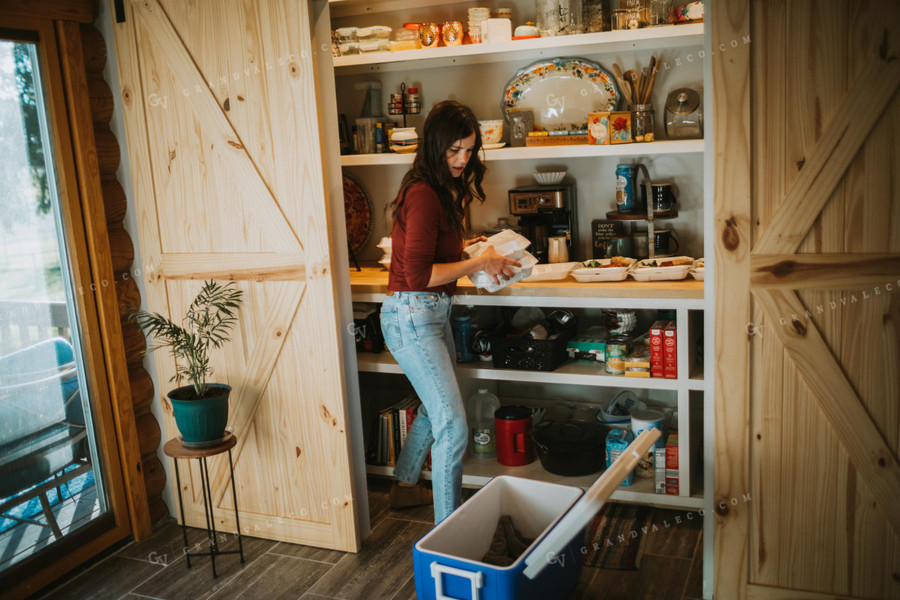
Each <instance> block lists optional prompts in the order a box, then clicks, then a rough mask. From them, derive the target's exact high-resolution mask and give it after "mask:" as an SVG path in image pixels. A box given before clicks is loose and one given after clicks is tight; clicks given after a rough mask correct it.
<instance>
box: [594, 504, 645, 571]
mask: <svg viewBox="0 0 900 600" xmlns="http://www.w3.org/2000/svg"><path fill="white" fill-rule="evenodd" d="M652 518H653V509H652V508H651V507H649V506H637V505H631V504H615V503H609V504H606V505H605V506H604V507H603V509H602V510H601V511H600V513H599V514H598V515H597V516H596V518H595V519H594V520H593V521H592V522H591V523H589V524H588V526H587V528H586V530H585V543H584V547H585V552H586V553H585V555H584V564H585V565H586V566H589V567H597V568H601V569H619V570H623V571H633V570H636V569H638V568H639V567H640V563H641V555H642V554H643V550H644V544H645V542H646V539H647V535H648V534H649V532H650V525H651V522H652Z"/></svg>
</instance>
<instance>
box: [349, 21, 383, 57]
mask: <svg viewBox="0 0 900 600" xmlns="http://www.w3.org/2000/svg"><path fill="white" fill-rule="evenodd" d="M356 36H357V37H358V38H359V51H360V52H383V51H387V50H390V49H391V47H390V38H391V28H390V27H387V26H385V25H373V26H371V27H362V28H360V29H357V30H356Z"/></svg>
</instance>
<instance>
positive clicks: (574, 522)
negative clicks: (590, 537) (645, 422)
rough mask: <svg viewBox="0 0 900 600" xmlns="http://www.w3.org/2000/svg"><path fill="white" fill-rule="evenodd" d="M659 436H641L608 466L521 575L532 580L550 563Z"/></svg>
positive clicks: (650, 433) (647, 433)
mask: <svg viewBox="0 0 900 600" xmlns="http://www.w3.org/2000/svg"><path fill="white" fill-rule="evenodd" d="M659 436H660V431H659V430H658V429H656V428H654V429H648V430H645V431H644V432H642V433H641V435H639V436H638V437H637V439H635V440H634V441H633V442H631V444H630V445H629V446H628V448H626V449H625V452H623V453H622V454H621V455H620V456H619V458H617V459H616V461H615V462H614V463H613V464H612V465H610V467H609V468H608V469H606V471H605V472H604V473H603V475H601V476H600V478H599V479H597V481H596V482H595V483H594V485H592V486H591V488H590V489H589V490H588V491H587V492H586V493H585V494H584V496H582V497H581V500H579V501H578V502H576V503H575V504H574V505H573V506H572V508H571V509H569V512H568V513H566V516H564V517H563V518H562V519H560V521H559V523H557V524H556V526H555V527H554V528H553V529H551V530H550V531H549V532H548V533H547V535H545V536H544V538H543V539H542V540H541V541H540V542H538V544H537V546H535V547H534V550H532V551H531V552H530V553H529V554H528V557H526V558H525V571H524V573H525V576H526V577H528V578H529V579H534V578H535V577H537V576H538V574H539V573H540V572H541V571H543V570H544V568H545V567H546V566H547V565H549V564H551V563H553V562H554V558H555V557H556V555H557V554H559V553H560V552H562V551H563V550H564V548H565V547H566V545H568V543H569V542H571V541H572V538H574V537H575V536H576V535H577V534H578V532H579V531H580V530H581V529H583V528H584V527H585V526H586V525H587V524H588V522H590V520H591V519H593V518H594V516H595V515H596V514H597V512H598V511H599V510H600V509H601V508H603V505H604V504H605V503H606V500H607V498H609V496H610V495H611V494H612V493H613V491H615V489H616V487H618V485H619V484H620V483H622V480H623V479H625V476H626V475H627V474H628V472H629V471H631V470H632V469H633V468H634V467H635V466H637V463H638V460H640V458H641V456H643V455H644V454H646V453H647V452H648V451H649V450H650V448H651V447H652V446H653V444H654V443H655V442H656V440H657V439H658V438H659Z"/></svg>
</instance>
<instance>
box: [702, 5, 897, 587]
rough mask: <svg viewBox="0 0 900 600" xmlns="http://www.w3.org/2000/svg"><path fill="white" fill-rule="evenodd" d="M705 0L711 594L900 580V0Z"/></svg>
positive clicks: (893, 584)
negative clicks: (710, 115) (711, 228)
mask: <svg viewBox="0 0 900 600" xmlns="http://www.w3.org/2000/svg"><path fill="white" fill-rule="evenodd" d="M711 4H712V20H711V27H712V36H713V38H712V49H713V51H716V50H719V52H718V54H717V55H714V56H713V73H714V78H713V79H714V85H715V90H714V95H715V97H716V102H715V107H714V110H715V111H716V118H715V121H716V133H715V136H716V150H717V158H716V163H717V164H716V232H715V233H716V261H717V263H716V273H715V275H716V281H717V285H716V295H717V302H716V306H717V307H718V312H717V321H716V336H717V339H716V361H717V362H716V379H717V385H716V405H715V411H716V464H715V480H716V484H715V490H716V491H715V496H716V513H717V518H716V534H715V548H716V553H715V573H716V584H715V591H716V597H717V598H728V599H731V598H758V599H774V598H795V599H809V600H814V599H822V600H824V599H826V598H827V599H834V598H872V599H887V598H893V599H897V598H900V465H898V460H897V456H898V441H900V92H898V88H900V4H898V3H897V2H896V1H893V0H884V1H869V2H847V1H843V0H833V1H822V0H815V1H813V0H792V1H790V2H783V1H774V0H772V1H759V2H752V3H750V2H744V1H738V2H729V3H720V2H714V3H711ZM732 40H737V42H738V44H737V47H735V46H733V45H732Z"/></svg>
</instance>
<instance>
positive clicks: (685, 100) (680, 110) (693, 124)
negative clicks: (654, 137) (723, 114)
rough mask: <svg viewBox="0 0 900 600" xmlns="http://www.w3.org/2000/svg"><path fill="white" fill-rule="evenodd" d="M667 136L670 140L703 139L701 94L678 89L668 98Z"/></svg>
mask: <svg viewBox="0 0 900 600" xmlns="http://www.w3.org/2000/svg"><path fill="white" fill-rule="evenodd" d="M666 136H668V138H669V139H670V140H685V139H696V138H702V137H703V111H702V110H701V109H700V92H698V91H697V90H694V89H691V88H678V89H676V90H673V91H671V92H669V95H668V96H667V97H666Z"/></svg>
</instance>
